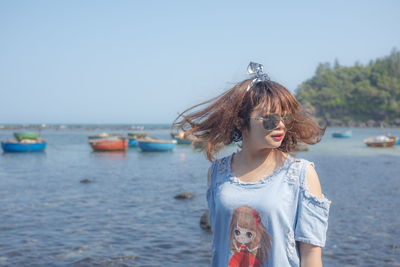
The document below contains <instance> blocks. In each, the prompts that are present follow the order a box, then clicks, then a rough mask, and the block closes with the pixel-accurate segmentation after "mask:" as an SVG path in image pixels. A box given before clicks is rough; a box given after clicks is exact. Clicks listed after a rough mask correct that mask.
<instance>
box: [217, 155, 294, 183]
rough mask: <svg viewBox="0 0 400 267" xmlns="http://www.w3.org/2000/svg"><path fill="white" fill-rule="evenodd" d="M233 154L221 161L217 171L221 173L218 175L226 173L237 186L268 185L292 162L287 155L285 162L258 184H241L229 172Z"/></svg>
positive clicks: (291, 158) (230, 171)
mask: <svg viewBox="0 0 400 267" xmlns="http://www.w3.org/2000/svg"><path fill="white" fill-rule="evenodd" d="M234 154H235V153H232V154H231V155H230V156H227V157H225V158H223V159H221V165H220V166H221V169H222V170H219V171H221V173H220V174H223V173H226V174H227V177H228V179H229V180H230V181H231V182H232V183H235V184H239V185H259V184H265V183H268V182H270V181H271V180H272V178H273V177H274V176H276V175H277V174H278V173H280V172H281V171H282V170H283V169H286V168H288V166H289V165H290V163H291V162H292V161H293V159H294V158H293V157H292V156H291V155H289V154H288V155H287V157H286V159H285V161H284V162H283V164H282V166H280V167H279V168H277V169H276V170H274V171H273V172H272V173H271V174H269V175H267V176H263V177H262V178H261V179H260V180H259V181H258V182H242V181H241V180H240V179H239V178H237V177H236V176H235V174H234V173H233V172H232V170H231V161H232V157H233V155H234Z"/></svg>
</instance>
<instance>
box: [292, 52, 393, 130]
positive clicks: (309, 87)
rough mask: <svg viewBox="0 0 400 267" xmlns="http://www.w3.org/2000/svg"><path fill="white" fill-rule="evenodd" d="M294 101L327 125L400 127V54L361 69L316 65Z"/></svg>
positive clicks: (356, 66)
mask: <svg viewBox="0 0 400 267" xmlns="http://www.w3.org/2000/svg"><path fill="white" fill-rule="evenodd" d="M296 98H297V99H298V100H299V101H300V102H301V103H302V104H303V105H304V106H305V107H308V108H311V109H313V110H314V112H315V116H317V117H318V118H321V119H323V120H325V121H327V122H328V125H343V126H366V125H368V126H379V125H384V126H388V125H397V126H400V52H399V51H397V50H396V49H393V50H392V52H391V54H390V55H389V56H386V57H384V58H379V59H376V60H373V61H370V62H369V64H368V65H366V66H363V65H361V64H358V63H356V64H355V65H354V66H353V67H345V66H340V64H339V62H338V61H336V62H335V63H334V65H333V66H331V65H330V64H329V63H324V64H319V65H318V67H317V70H316V73H315V75H314V77H312V78H311V79H309V80H307V81H305V82H303V83H302V84H301V85H300V86H299V88H298V89H297V90H296Z"/></svg>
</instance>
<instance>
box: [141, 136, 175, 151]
mask: <svg viewBox="0 0 400 267" xmlns="http://www.w3.org/2000/svg"><path fill="white" fill-rule="evenodd" d="M138 141H139V147H140V149H141V150H142V151H168V150H172V149H174V147H175V145H176V143H177V141H176V140H158V139H139V140H138Z"/></svg>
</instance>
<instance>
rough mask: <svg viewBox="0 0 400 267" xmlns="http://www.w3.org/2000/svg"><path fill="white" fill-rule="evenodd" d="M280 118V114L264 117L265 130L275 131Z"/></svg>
mask: <svg viewBox="0 0 400 267" xmlns="http://www.w3.org/2000/svg"><path fill="white" fill-rule="evenodd" d="M279 121H280V116H279V115H278V114H269V115H267V116H265V117H264V121H263V126H264V128H265V130H273V129H275V128H276V127H278V125H279Z"/></svg>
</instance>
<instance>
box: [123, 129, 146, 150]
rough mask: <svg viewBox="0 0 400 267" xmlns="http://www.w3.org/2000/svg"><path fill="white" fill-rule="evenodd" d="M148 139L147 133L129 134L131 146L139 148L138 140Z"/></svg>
mask: <svg viewBox="0 0 400 267" xmlns="http://www.w3.org/2000/svg"><path fill="white" fill-rule="evenodd" d="M146 137H147V133H145V132H135V133H128V139H129V146H130V147H137V146H138V145H139V142H138V139H143V138H146Z"/></svg>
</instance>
